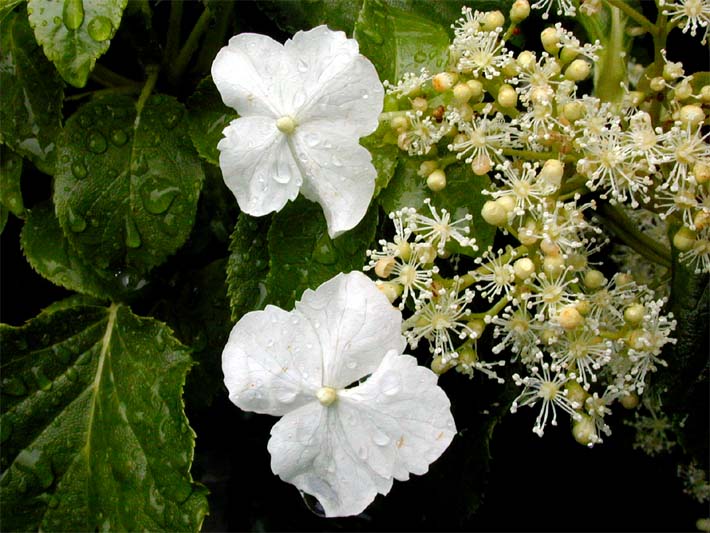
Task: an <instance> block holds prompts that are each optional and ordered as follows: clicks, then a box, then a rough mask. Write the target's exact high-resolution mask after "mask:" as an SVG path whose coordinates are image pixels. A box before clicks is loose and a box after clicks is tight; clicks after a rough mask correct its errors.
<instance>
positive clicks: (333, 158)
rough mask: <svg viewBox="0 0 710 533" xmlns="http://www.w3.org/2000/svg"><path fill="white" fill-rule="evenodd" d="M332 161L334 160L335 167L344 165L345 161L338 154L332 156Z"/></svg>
mask: <svg viewBox="0 0 710 533" xmlns="http://www.w3.org/2000/svg"><path fill="white" fill-rule="evenodd" d="M331 161H332V162H333V166H335V167H342V166H343V162H342V161H341V160H340V158H339V157H338V156H337V155H333V157H332V158H331Z"/></svg>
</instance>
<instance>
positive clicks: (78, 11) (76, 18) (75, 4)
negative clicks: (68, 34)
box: [62, 0, 84, 30]
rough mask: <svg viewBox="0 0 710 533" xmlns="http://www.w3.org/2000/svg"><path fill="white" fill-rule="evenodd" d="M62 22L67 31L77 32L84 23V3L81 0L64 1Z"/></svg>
mask: <svg viewBox="0 0 710 533" xmlns="http://www.w3.org/2000/svg"><path fill="white" fill-rule="evenodd" d="M62 20H64V25H65V26H66V27H67V29H68V30H77V29H79V27H80V26H81V23H82V22H84V2H83V1H82V0H64V8H63V9H62Z"/></svg>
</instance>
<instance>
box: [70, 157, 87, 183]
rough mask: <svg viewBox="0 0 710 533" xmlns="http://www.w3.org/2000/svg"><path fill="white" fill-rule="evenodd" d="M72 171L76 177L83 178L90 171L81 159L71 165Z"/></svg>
mask: <svg viewBox="0 0 710 533" xmlns="http://www.w3.org/2000/svg"><path fill="white" fill-rule="evenodd" d="M71 173H72V174H73V175H74V177H75V178H76V179H78V180H81V179H84V178H85V177H86V175H87V174H88V171H87V170H86V165H84V163H82V162H81V161H75V162H74V164H72V166H71Z"/></svg>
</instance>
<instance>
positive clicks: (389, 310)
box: [295, 272, 406, 389]
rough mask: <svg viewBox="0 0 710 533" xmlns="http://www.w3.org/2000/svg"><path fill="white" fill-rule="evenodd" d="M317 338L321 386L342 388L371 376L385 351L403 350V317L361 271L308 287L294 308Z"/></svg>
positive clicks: (341, 275)
mask: <svg viewBox="0 0 710 533" xmlns="http://www.w3.org/2000/svg"><path fill="white" fill-rule="evenodd" d="M295 312H297V313H298V314H299V315H300V316H302V317H303V318H304V320H306V321H308V322H309V323H310V325H311V327H312V328H313V330H314V331H315V334H316V335H317V336H318V340H319V341H320V346H321V350H322V353H323V367H324V368H323V383H322V385H323V386H327V387H333V388H335V389H341V388H344V387H347V386H348V385H350V384H351V383H354V382H355V381H357V380H359V379H361V378H363V377H365V376H366V375H368V374H371V373H372V372H374V371H375V369H376V368H377V367H378V366H379V365H380V363H381V361H382V359H383V358H384V356H385V354H386V353H387V352H388V351H389V350H396V351H398V352H402V351H403V350H404V347H405V344H406V342H405V340H404V337H403V336H402V333H401V332H402V315H401V313H400V312H399V311H398V310H397V309H395V308H394V307H392V304H390V302H389V300H388V299H387V297H386V296H385V295H384V294H382V292H380V290H379V289H378V288H377V286H376V285H375V283H374V282H373V281H372V280H371V279H370V278H368V277H367V276H366V275H365V274H363V273H362V272H350V273H349V274H342V273H341V274H338V275H337V276H335V277H334V278H332V279H330V280H328V281H326V282H325V283H323V284H322V285H321V286H320V287H318V288H317V289H316V290H315V291H312V290H307V291H305V292H304V293H303V297H302V298H301V301H300V302H296V309H295Z"/></svg>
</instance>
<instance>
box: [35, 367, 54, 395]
mask: <svg viewBox="0 0 710 533" xmlns="http://www.w3.org/2000/svg"><path fill="white" fill-rule="evenodd" d="M32 375H33V376H34V378H35V381H36V382H37V386H38V387H39V388H40V389H41V390H43V391H45V392H46V391H48V390H49V389H51V388H52V382H51V381H50V380H49V379H48V378H47V376H45V375H44V372H43V371H42V369H41V368H40V367H38V366H33V367H32Z"/></svg>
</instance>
